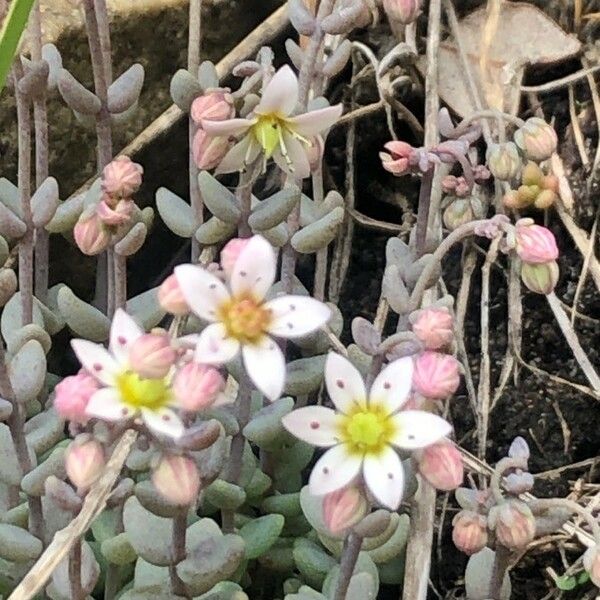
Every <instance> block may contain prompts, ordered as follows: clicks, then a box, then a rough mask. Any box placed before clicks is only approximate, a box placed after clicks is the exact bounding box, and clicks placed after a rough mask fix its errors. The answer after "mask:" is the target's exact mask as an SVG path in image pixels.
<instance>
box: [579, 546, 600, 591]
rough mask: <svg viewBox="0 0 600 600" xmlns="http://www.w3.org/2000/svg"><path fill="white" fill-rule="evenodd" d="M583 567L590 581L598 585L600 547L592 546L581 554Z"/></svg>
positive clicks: (599, 578)
mask: <svg viewBox="0 0 600 600" xmlns="http://www.w3.org/2000/svg"><path fill="white" fill-rule="evenodd" d="M583 567H584V569H585V570H586V571H587V572H588V575H589V576H590V579H591V580H592V583H593V584H594V585H595V586H596V587H600V548H599V547H598V546H592V547H591V548H588V549H587V550H586V553H585V554H584V555H583Z"/></svg>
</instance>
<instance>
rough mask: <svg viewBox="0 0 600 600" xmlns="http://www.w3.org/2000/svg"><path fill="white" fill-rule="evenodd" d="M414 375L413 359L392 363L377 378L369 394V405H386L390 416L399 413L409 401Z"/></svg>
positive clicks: (406, 358)
mask: <svg viewBox="0 0 600 600" xmlns="http://www.w3.org/2000/svg"><path fill="white" fill-rule="evenodd" d="M412 374H413V359H412V357H410V356H407V357H405V358H400V359H398V360H395V361H394V362H392V363H390V364H389V365H388V366H387V367H385V368H384V369H383V370H382V371H381V373H379V375H378V376H377V377H376V378H375V381H374V382H373V385H372V386H371V390H370V392H369V403H372V404H380V403H381V404H383V405H385V408H386V410H387V411H388V414H391V413H394V412H396V411H398V410H399V409H400V408H402V406H403V405H404V403H405V402H406V401H407V400H408V396H409V394H410V389H411V387H412Z"/></svg>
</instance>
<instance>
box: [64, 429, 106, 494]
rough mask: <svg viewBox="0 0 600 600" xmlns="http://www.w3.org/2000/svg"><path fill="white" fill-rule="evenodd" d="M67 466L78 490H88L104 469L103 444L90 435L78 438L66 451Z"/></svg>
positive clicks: (68, 472) (68, 473)
mask: <svg viewBox="0 0 600 600" xmlns="http://www.w3.org/2000/svg"><path fill="white" fill-rule="evenodd" d="M65 468H66V471H67V475H68V476H69V479H70V480H71V482H72V483H73V485H75V487H76V488H77V489H78V491H80V492H82V491H85V490H87V489H88V488H89V487H90V486H91V485H92V484H93V483H94V482H95V481H96V479H98V477H99V476H100V474H101V473H102V471H103V469H104V448H103V447H102V444H100V442H98V441H97V440H95V439H93V438H90V437H88V436H81V437H80V438H78V439H76V440H75V441H74V442H72V443H71V445H70V446H69V447H68V448H67V451H66V453H65Z"/></svg>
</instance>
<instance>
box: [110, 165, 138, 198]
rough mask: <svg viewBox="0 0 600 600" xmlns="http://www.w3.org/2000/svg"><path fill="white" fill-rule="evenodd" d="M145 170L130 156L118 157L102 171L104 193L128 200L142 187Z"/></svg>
mask: <svg viewBox="0 0 600 600" xmlns="http://www.w3.org/2000/svg"><path fill="white" fill-rule="evenodd" d="M143 173H144V169H143V168H142V166H141V165H138V164H137V163H134V162H133V161H132V160H131V159H130V158H129V157H128V156H118V157H117V158H115V159H114V160H113V161H111V162H110V163H108V165H106V167H104V171H102V191H103V192H104V193H105V194H108V195H109V196H114V197H116V198H128V197H130V196H132V195H133V194H135V192H137V191H138V189H139V188H140V186H141V185H142V175H143Z"/></svg>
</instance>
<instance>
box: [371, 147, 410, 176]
mask: <svg viewBox="0 0 600 600" xmlns="http://www.w3.org/2000/svg"><path fill="white" fill-rule="evenodd" d="M385 149H386V150H387V152H380V153H379V157H380V158H381V162H382V165H383V168H384V169H385V170H386V171H389V172H390V173H392V174H393V175H397V176H398V177H399V176H401V175H406V173H408V172H409V171H410V170H411V160H412V159H413V158H414V155H415V149H414V148H413V147H412V146H411V145H410V144H407V143H406V142H388V143H387V144H386V145H385Z"/></svg>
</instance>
